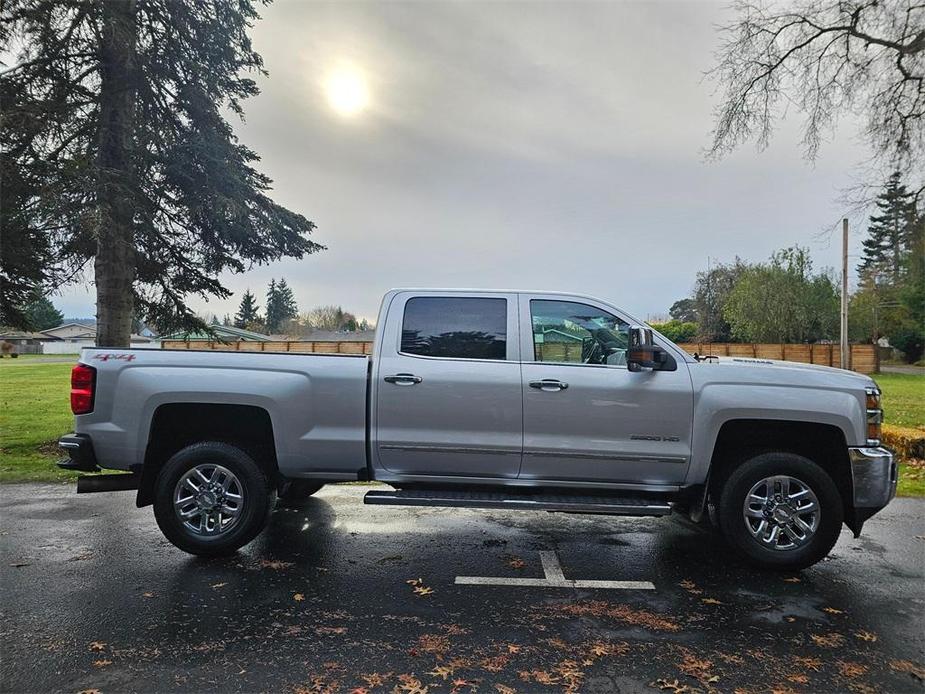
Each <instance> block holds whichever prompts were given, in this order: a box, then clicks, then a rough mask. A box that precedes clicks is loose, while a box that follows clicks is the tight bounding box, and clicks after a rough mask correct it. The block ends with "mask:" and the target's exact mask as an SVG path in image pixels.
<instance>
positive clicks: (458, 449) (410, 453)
mask: <svg viewBox="0 0 925 694" xmlns="http://www.w3.org/2000/svg"><path fill="white" fill-rule="evenodd" d="M517 310H518V303H517V295H516V294H493V293H485V294H474V293H468V292H467V293H465V294H460V293H453V292H447V293H440V292H437V293H434V294H427V295H422V294H417V293H413V292H404V293H399V294H397V295H395V297H394V298H393V299H392V304H391V306H390V308H389V312H388V317H389V318H388V320H387V321H386V325H385V326H384V327H383V329H384V330H385V331H386V332H385V334H384V335H383V338H382V342H381V354H380V355H379V360H380V361H379V368H378V375H377V378H378V382H377V384H376V389H375V392H376V393H377V397H376V402H375V403H373V405H374V406H375V407H376V408H377V410H376V431H375V440H376V450H375V455H377V456H378V462H379V464H380V465H381V466H382V467H383V468H385V469H386V470H388V471H389V472H393V473H397V474H401V475H406V476H452V477H486V478H487V477H508V478H511V477H516V476H517V474H518V471H519V469H520V458H521V451H522V438H523V402H522V399H521V386H520V363H519V351H520V347H519V342H518V330H517Z"/></svg>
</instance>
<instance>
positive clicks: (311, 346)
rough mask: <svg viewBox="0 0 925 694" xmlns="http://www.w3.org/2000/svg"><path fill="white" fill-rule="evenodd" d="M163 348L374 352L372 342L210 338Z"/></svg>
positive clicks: (174, 342)
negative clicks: (236, 340) (256, 340)
mask: <svg viewBox="0 0 925 694" xmlns="http://www.w3.org/2000/svg"><path fill="white" fill-rule="evenodd" d="M161 347H162V348H163V349H216V350H220V351H223V352H293V353H298V354H372V353H373V343H372V342H311V341H302V340H290V341H288V342H284V341H272V342H245V341H243V340H242V341H241V342H219V341H216V342H212V341H209V340H189V341H186V340H164V341H163V342H161Z"/></svg>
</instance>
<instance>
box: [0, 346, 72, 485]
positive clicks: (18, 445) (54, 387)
mask: <svg viewBox="0 0 925 694" xmlns="http://www.w3.org/2000/svg"><path fill="white" fill-rule="evenodd" d="M41 357H42V355H34V356H33V355H22V356H20V357H19V358H18V359H0V482H20V481H23V482H24V481H38V480H41V481H53V480H68V479H73V478H74V477H75V476H76V475H75V473H71V472H65V471H64V470H59V469H58V468H57V467H56V466H55V462H56V461H58V460H60V459H61V458H62V457H64V456H61V455H60V454H59V452H58V450H57V445H56V441H57V438H58V437H59V436H60V435H61V434H66V433H67V432H69V431H72V430H73V428H74V417H73V415H72V414H71V406H70V401H69V393H70V388H71V383H70V380H71V367H72V366H73V363H56V364H43V363H42V361H44V360H43V359H42V358H41ZM55 357H58V355H55ZM58 358H61V357H58ZM63 358H67V357H63ZM74 361H77V357H76V356H75V357H74Z"/></svg>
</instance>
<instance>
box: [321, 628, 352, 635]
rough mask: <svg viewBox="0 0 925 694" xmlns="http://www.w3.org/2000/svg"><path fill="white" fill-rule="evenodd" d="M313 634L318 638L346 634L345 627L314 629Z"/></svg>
mask: <svg viewBox="0 0 925 694" xmlns="http://www.w3.org/2000/svg"><path fill="white" fill-rule="evenodd" d="M315 633H316V634H318V635H319V636H321V635H323V634H346V633H347V627H315Z"/></svg>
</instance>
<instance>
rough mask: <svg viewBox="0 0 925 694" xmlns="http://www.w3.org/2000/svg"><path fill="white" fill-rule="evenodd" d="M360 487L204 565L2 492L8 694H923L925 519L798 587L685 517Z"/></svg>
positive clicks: (791, 577)
mask: <svg viewBox="0 0 925 694" xmlns="http://www.w3.org/2000/svg"><path fill="white" fill-rule="evenodd" d="M366 489H367V488H366V487H362V486H329V487H326V488H325V489H323V490H322V491H321V492H320V493H319V494H318V495H316V496H315V497H313V498H312V499H311V500H310V501H309V502H308V503H307V504H305V505H304V506H302V507H300V508H298V509H286V508H278V509H277V510H276V511H275V513H274V514H273V517H272V520H271V522H270V526H269V527H268V529H267V531H265V532H264V534H263V535H261V536H260V537H259V538H258V539H257V540H256V541H255V542H253V543H252V544H251V545H249V546H247V547H246V548H244V549H243V550H242V551H241V552H239V553H238V554H237V555H236V556H235V557H233V558H230V559H221V560H202V559H197V558H194V557H190V556H188V555H185V554H183V553H182V552H180V551H179V550H177V549H175V548H174V547H173V546H171V545H170V544H168V543H167V541H166V540H164V539H163V538H162V536H161V535H160V532H159V531H158V529H157V526H156V525H155V523H154V518H153V514H152V511H151V509H150V508H145V509H136V508H135V505H134V494H133V493H132V492H123V493H115V494H91V495H82V496H79V497H78V496H76V495H75V494H74V493H73V488H72V487H71V486H61V485H35V484H28V485H26V484H23V485H8V486H4V487H2V488H0V553H2V566H0V578H2V584H0V588H2V595H0V655H2V659H0V689H2V690H3V691H10V692H33V691H35V692H39V691H41V692H46V691H63V692H79V691H84V690H90V691H93V690H98V691H99V692H103V694H107V693H109V692H121V691H159V692H174V691H176V692H179V691H184V692H185V691H210V692H213V691H214V692H231V691H248V692H251V691H254V692H258V691H259V692H293V693H294V694H305V693H307V692H325V691H331V692H334V691H347V692H350V691H357V692H365V691H369V692H372V691H397V692H404V693H406V694H421V693H422V692H424V691H428V692H450V691H455V692H470V691H480V692H499V693H500V694H509V693H510V692H512V691H517V692H532V691H573V692H579V691H580V692H622V693H629V692H652V691H664V692H675V693H680V692H690V693H693V692H697V691H704V692H707V691H720V692H731V691H740V692H771V691H777V692H789V691H815V692H818V691H845V692H848V691H851V692H868V691H889V692H920V691H923V679H922V678H923V677H925V669H923V668H925V619H923V617H925V580H923V578H925V501H923V500H913V499H898V500H896V501H894V502H893V503H892V504H891V505H890V506H889V507H888V508H887V509H886V510H885V511H884V512H883V513H881V514H880V515H878V516H875V517H874V518H873V519H872V520H871V521H869V522H868V524H867V526H866V527H865V534H864V536H862V538H861V539H860V540H854V539H853V538H852V537H851V535H850V533H849V532H848V531H847V530H846V531H844V532H843V533H842V538H841V540H840V541H839V543H838V545H837V546H836V548H835V550H834V551H833V553H832V555H831V556H830V557H829V558H828V559H827V560H826V561H825V562H823V563H820V564H818V565H816V566H815V567H813V568H811V569H808V570H806V571H803V572H801V573H799V574H792V573H791V574H788V573H783V574H781V573H766V572H761V571H757V570H753V569H751V568H749V567H748V566H747V565H745V564H743V563H742V562H740V561H739V560H738V559H736V558H735V557H734V556H732V555H731V553H730V552H729V550H728V549H727V548H726V547H725V545H724V544H723V543H722V541H721V540H720V539H719V538H718V537H716V536H715V535H713V534H712V533H711V532H710V531H708V530H705V529H702V528H699V527H695V526H692V525H691V524H689V523H685V522H683V521H680V520H677V519H628V518H609V517H603V516H568V515H561V514H546V513H527V512H494V511H469V510H460V509H453V510H450V509H428V508H423V509H422V508H402V507H394V508H388V507H368V506H363V504H362V496H363V494H364V492H365V491H366ZM461 576H462V577H477V578H478V577H481V578H482V579H492V580H485V581H482V582H474V583H465V582H461V583H457V577H461ZM493 579H499V580H498V581H494V580H493ZM509 579H517V580H515V581H513V583H515V585H504V584H503V583H505V582H507V583H511V581H510V580H509ZM522 579H534V581H532V582H531V581H523V580H522ZM464 580H466V579H464ZM543 581H548V582H549V583H550V584H551V585H542V582H543ZM589 581H600V582H615V581H617V582H632V583H619V584H614V585H616V586H617V587H601V586H604V585H610V584H609V583H608V584H593V583H587V584H586V583H584V582H589ZM573 582H577V583H573ZM517 583H523V584H530V583H535V584H536V585H517ZM557 584H558V585H557ZM649 584H651V585H649ZM585 585H590V586H598V587H583V586H585Z"/></svg>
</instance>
